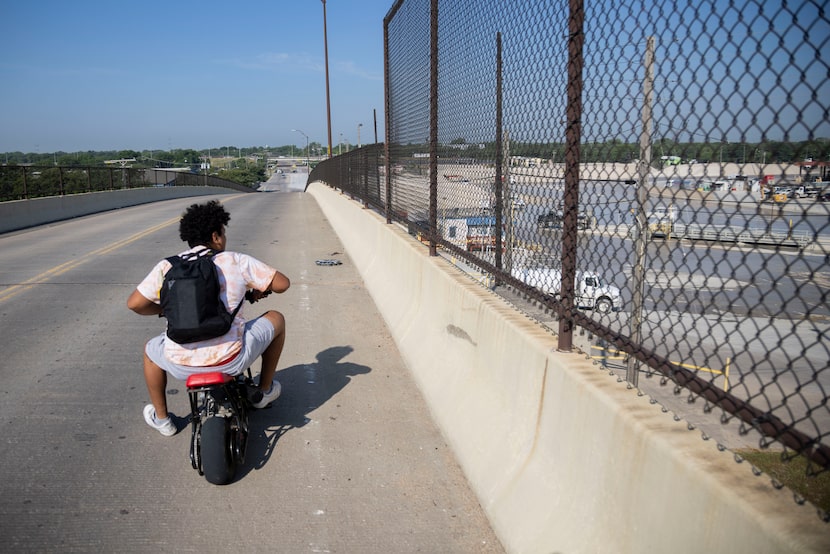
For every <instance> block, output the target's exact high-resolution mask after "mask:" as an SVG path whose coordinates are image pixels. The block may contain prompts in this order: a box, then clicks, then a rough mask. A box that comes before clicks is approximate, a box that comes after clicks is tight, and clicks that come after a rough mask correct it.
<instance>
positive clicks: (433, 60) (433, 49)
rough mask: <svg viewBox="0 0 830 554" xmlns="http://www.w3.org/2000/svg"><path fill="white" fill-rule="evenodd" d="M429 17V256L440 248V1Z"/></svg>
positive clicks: (433, 0) (434, 3) (433, 1)
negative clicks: (438, 244) (437, 241)
mask: <svg viewBox="0 0 830 554" xmlns="http://www.w3.org/2000/svg"><path fill="white" fill-rule="evenodd" d="M429 15H430V17H429V27H430V29H429V37H430V38H429V54H430V56H429V58H430V59H429V255H430V256H437V255H438V247H437V243H436V238H437V236H438V0H430V14H429Z"/></svg>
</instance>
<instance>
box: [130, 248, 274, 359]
mask: <svg viewBox="0 0 830 554" xmlns="http://www.w3.org/2000/svg"><path fill="white" fill-rule="evenodd" d="M204 249H205V247H204V246H197V247H195V248H191V249H190V250H187V251H186V252H182V254H180V255H183V254H185V253H190V252H200V251H201V250H204ZM213 262H214V263H215V264H216V267H217V269H218V270H219V271H218V273H219V286H220V291H219V297H220V298H221V299H222V302H224V303H225V306H226V307H227V308H228V310H229V311H231V312H232V311H233V310H235V309H236V307H237V306H238V305H239V303H240V302H242V301H243V300H244V298H245V292H246V291H247V290H248V289H256V290H260V291H265V290H267V289H268V287H269V286H270V285H271V281H272V280H273V279H274V275H275V274H276V272H277V270H276V269H274V268H272V267H270V266H268V265H267V264H265V263H263V262H261V261H259V260H257V259H256V258H253V257H251V256H249V255H247V254H242V253H240V252H227V251H226V252H220V253H218V254H216V255H215V256H214V257H213ZM170 267H171V266H170V262H168V261H167V260H161V261H160V262H159V263H157V264H156V266H155V267H154V268H153V269H152V271H150V273H149V274H148V275H147V277H145V278H144V280H143V281H141V283H139V285H138V287H137V288H138V292H140V293H141V294H142V296H144V297H145V298H147V299H148V300H150V301H151V302H155V303H156V304H159V303H160V302H161V287H162V284H163V283H164V275H165V274H166V273H167V271H168V270H169V269H170ZM244 313H245V305H244V303H243V306H242V307H241V308H240V310H239V312H238V313H237V314H236V318H235V319H234V321H233V324H232V325H231V328H230V330H229V331H228V332H227V333H225V334H224V335H222V336H221V337H216V338H213V339H209V340H205V341H199V342H192V343H189V344H178V343H175V342H173V341H172V340H165V341H164V355H165V356H166V357H167V359H168V360H170V361H171V362H173V363H176V364H179V365H184V366H190V367H206V366H212V365H217V364H219V363H221V362H223V361H225V360H228V359H230V358H232V357H233V356H234V355H236V354H237V353H238V352H239V351H240V350H241V349H242V335H243V333H244V331H245V316H244Z"/></svg>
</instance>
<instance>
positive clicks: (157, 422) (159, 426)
mask: <svg viewBox="0 0 830 554" xmlns="http://www.w3.org/2000/svg"><path fill="white" fill-rule="evenodd" d="M144 421H146V422H147V425H149V426H150V427H152V428H153V429H155V430H156V431H158V432H159V433H161V434H162V435H164V436H165V437H172V436H173V435H175V434H176V432H177V431H178V429H176V424H175V423H173V420H172V419H170V416H167V417H166V418H164V419H158V418H157V417H156V409H155V408H154V407H153V405H152V404H147V405H146V406H144Z"/></svg>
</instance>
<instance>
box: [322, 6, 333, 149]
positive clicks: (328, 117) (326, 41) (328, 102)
mask: <svg viewBox="0 0 830 554" xmlns="http://www.w3.org/2000/svg"><path fill="white" fill-rule="evenodd" d="M321 1H322V2H323V49H324V50H325V55H326V121H327V122H328V128H329V158H331V95H330V93H329V39H328V33H327V32H326V0H321Z"/></svg>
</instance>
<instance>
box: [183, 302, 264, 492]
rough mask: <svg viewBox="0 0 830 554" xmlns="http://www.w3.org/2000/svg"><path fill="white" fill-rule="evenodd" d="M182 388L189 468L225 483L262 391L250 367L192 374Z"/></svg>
mask: <svg viewBox="0 0 830 554" xmlns="http://www.w3.org/2000/svg"><path fill="white" fill-rule="evenodd" d="M266 295H267V294H266ZM263 296H265V295H263ZM246 298H247V300H248V301H249V302H251V303H253V302H255V301H256V300H258V299H259V298H256V299H254V298H253V297H252V296H251V295H250V292H249V294H246ZM186 387H187V395H188V398H189V400H190V424H191V440H190V462H191V464H192V465H193V469H195V470H196V471H198V472H199V475H202V476H204V477H205V479H206V480H207V481H208V482H209V483H212V484H214V485H225V484H228V483H230V482H231V481H232V480H233V478H234V475H235V474H236V468H237V467H239V466H241V465H242V464H244V463H245V451H246V449H247V446H248V413H249V411H250V410H251V408H252V406H253V404H254V403H256V402H259V401H260V400H262V391H260V390H259V387H258V386H257V384H256V383H255V382H254V380H253V378H252V377H251V368H248V369H247V370H246V371H244V372H243V373H241V374H239V375H228V374H226V373H222V372H219V371H213V372H207V373H196V374H193V375H190V376H189V377H188V378H187V381H186Z"/></svg>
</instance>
